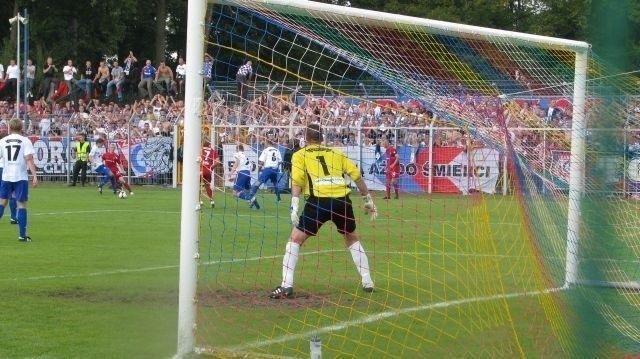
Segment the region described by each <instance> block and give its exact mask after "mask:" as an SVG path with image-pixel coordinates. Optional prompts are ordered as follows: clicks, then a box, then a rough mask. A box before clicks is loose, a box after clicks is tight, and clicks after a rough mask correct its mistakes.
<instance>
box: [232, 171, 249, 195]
mask: <svg viewBox="0 0 640 359" xmlns="http://www.w3.org/2000/svg"><path fill="white" fill-rule="evenodd" d="M249 189H251V172H249V171H247V170H245V171H240V172H238V175H237V176H236V182H235V183H234V184H233V190H234V191H238V192H241V191H244V190H249Z"/></svg>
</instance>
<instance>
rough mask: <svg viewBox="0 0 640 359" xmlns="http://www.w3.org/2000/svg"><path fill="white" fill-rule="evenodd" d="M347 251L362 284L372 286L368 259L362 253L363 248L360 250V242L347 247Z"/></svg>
mask: <svg viewBox="0 0 640 359" xmlns="http://www.w3.org/2000/svg"><path fill="white" fill-rule="evenodd" d="M349 251H350V252H351V258H353V263H355V265H356V269H358V273H360V277H362V284H363V285H370V286H373V281H372V280H371V272H370V271H369V259H368V258H367V254H366V253H365V252H364V248H362V245H361V244H360V241H357V242H356V243H354V244H352V245H351V246H349Z"/></svg>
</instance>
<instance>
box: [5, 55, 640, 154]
mask: <svg viewBox="0 0 640 359" xmlns="http://www.w3.org/2000/svg"><path fill="white" fill-rule="evenodd" d="M138 62H139V60H138V59H137V58H136V57H135V55H134V54H133V52H130V53H129V54H128V55H127V56H126V57H124V58H123V59H122V61H118V58H116V57H112V58H105V59H103V60H101V61H100V62H99V66H98V67H95V68H94V67H93V65H92V62H91V61H85V63H84V65H83V66H82V67H81V68H76V67H75V66H74V62H73V61H72V60H71V59H69V60H67V61H66V64H65V65H64V66H63V67H62V70H61V71H60V73H58V68H57V67H56V65H55V64H54V63H53V61H52V59H51V58H47V59H46V61H45V62H44V65H43V66H41V67H42V68H41V69H38V68H37V67H36V66H35V65H34V64H33V63H32V62H31V61H30V60H29V62H28V63H29V65H28V66H27V69H26V71H23V72H22V76H23V78H22V81H21V83H20V84H19V85H20V88H22V86H27V90H28V93H29V96H28V103H29V105H28V106H26V111H27V115H28V119H29V126H28V128H27V132H28V134H29V135H40V136H74V135H75V134H76V133H79V132H83V133H86V134H87V135H88V136H89V137H92V136H93V137H95V138H97V137H103V138H105V139H107V140H118V139H126V138H127V136H130V137H153V136H171V135H172V132H173V126H174V125H175V124H176V121H177V120H179V119H180V115H181V113H182V111H183V107H184V101H183V96H184V79H185V73H186V66H185V62H184V60H183V59H182V58H179V59H178V62H177V65H176V66H175V68H174V69H171V68H170V66H168V65H166V64H165V63H164V62H163V63H160V64H159V65H158V66H157V68H156V67H154V66H153V64H152V63H151V60H148V59H146V60H145V61H144V66H139V65H138ZM212 65H213V61H212V58H211V56H210V55H208V54H207V55H205V65H204V66H205V68H204V69H203V74H204V75H205V76H204V77H205V82H206V81H207V77H209V76H210V73H211V67H212ZM16 71H18V66H17V65H16V64H15V61H14V60H10V61H9V63H8V66H7V68H6V69H5V68H4V67H2V66H1V65H0V87H3V89H2V90H0V130H2V128H3V126H6V123H8V120H9V119H10V118H11V117H12V116H14V115H15V113H16V108H15V107H16V105H15V92H16V89H17V87H16V86H18V83H17V74H16ZM39 71H40V72H41V73H42V78H41V80H40V81H36V80H35V78H36V76H35V75H36V74H37V73H38V72H39ZM254 85H255V83H254ZM276 86H277V87H278V90H279V91H274V90H275V87H276ZM69 90H70V91H69ZM205 90H206V91H207V96H208V101H206V102H205V109H204V111H203V114H204V117H203V119H204V123H205V124H209V125H211V126H214V127H215V128H216V133H217V134H218V136H219V137H218V138H216V139H215V143H216V144H217V145H221V144H224V143H230V144H233V143H236V142H237V141H240V142H245V143H257V142H260V141H261V138H265V137H266V132H270V133H275V134H276V136H277V139H278V143H279V144H281V145H288V144H290V143H292V140H293V138H296V137H299V130H300V129H302V128H304V127H305V126H306V125H308V124H310V123H317V124H320V125H321V126H322V128H323V129H324V130H325V143H326V144H327V145H352V146H358V145H363V146H368V145H374V144H376V140H377V139H378V138H381V137H383V136H384V137H387V138H389V139H391V140H392V141H393V142H394V143H395V145H396V146H401V145H407V146H413V147H420V146H422V147H424V146H426V145H427V143H428V141H429V136H428V134H429V130H430V129H431V128H435V129H436V132H435V134H434V145H435V146H441V147H468V146H470V145H471V146H474V147H482V146H486V145H491V143H494V144H502V143H504V141H505V131H506V133H508V136H507V137H508V139H509V140H510V141H511V144H512V145H513V146H514V148H515V149H516V151H517V152H518V153H520V154H523V155H524V156H525V157H528V158H530V159H531V162H532V163H534V164H536V163H537V164H538V165H543V160H542V158H543V157H545V156H546V157H548V158H550V157H551V156H550V152H551V151H553V150H569V143H570V142H569V136H570V131H567V130H568V129H569V128H570V126H571V122H572V107H571V104H570V103H569V102H568V101H567V100H566V99H562V98H557V99H551V100H549V99H545V100H544V101H542V100H541V99H526V100H511V101H505V100H502V99H499V98H497V97H483V96H471V95H465V96H460V95H456V94H452V95H451V96H450V97H446V96H438V97H434V98H432V99H430V101H429V106H430V107H426V106H424V105H423V104H421V103H419V102H417V101H413V100H410V101H406V102H400V101H398V102H396V101H394V100H378V101H356V100H353V99H352V98H348V97H341V96H335V97H334V96H331V97H318V96H314V95H310V94H307V95H305V94H301V93H298V90H297V89H287V88H285V87H284V86H280V85H278V84H276V85H274V87H273V88H270V87H269V86H267V89H266V90H260V89H258V88H251V89H250V90H251V91H249V92H251V93H253V95H252V96H249V97H247V96H244V95H243V96H238V94H235V95H234V94H230V93H218V92H217V91H215V90H214V89H212V88H211V87H210V86H209V87H205ZM274 92H275V94H274ZM245 97H246V98H245ZM20 108H21V113H24V111H25V105H24V103H23V104H21V106H20ZM638 109H640V106H636V104H635V103H634V104H633V106H631V108H630V109H629V114H630V116H638V115H639V114H640V110H638ZM434 113H435V114H437V115H434ZM451 123H453V124H454V125H457V127H451ZM540 128H542V130H541V129H540ZM358 131H361V132H358Z"/></svg>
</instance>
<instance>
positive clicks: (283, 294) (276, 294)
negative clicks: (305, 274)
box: [269, 286, 293, 299]
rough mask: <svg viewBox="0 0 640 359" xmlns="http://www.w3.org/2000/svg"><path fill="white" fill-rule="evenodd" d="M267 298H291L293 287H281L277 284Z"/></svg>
mask: <svg viewBox="0 0 640 359" xmlns="http://www.w3.org/2000/svg"><path fill="white" fill-rule="evenodd" d="M269 298H271V299H285V298H293V287H281V286H277V287H276V289H274V290H273V291H272V292H271V294H269Z"/></svg>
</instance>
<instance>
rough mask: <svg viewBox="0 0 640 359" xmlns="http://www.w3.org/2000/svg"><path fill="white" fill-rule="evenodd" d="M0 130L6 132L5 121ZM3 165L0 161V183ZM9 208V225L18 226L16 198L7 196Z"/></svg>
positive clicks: (1, 122)
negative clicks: (2, 129)
mask: <svg viewBox="0 0 640 359" xmlns="http://www.w3.org/2000/svg"><path fill="white" fill-rule="evenodd" d="M0 128H4V131H6V130H7V128H8V127H7V123H6V121H5V120H2V121H0ZM4 131H2V132H0V139H2V138H3V137H5V136H7V133H6V132H4ZM3 165H4V164H3V163H2V161H1V160H0V183H1V181H2V170H3V167H2V166H3ZM9 208H10V209H11V224H18V219H17V218H16V209H17V204H16V198H15V197H14V196H9Z"/></svg>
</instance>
